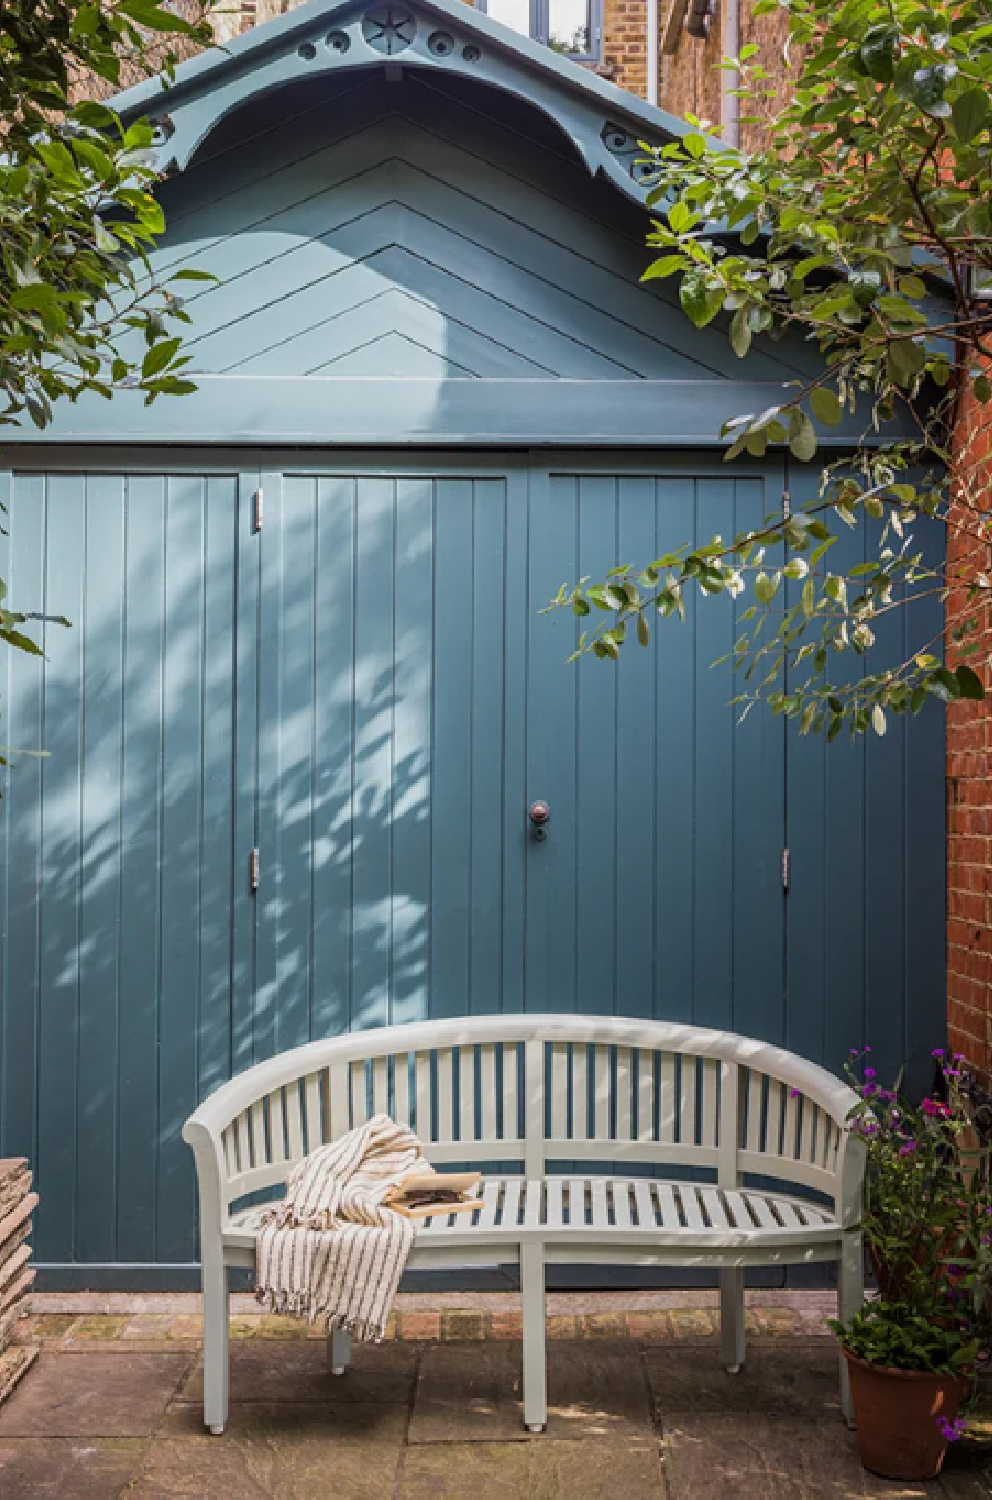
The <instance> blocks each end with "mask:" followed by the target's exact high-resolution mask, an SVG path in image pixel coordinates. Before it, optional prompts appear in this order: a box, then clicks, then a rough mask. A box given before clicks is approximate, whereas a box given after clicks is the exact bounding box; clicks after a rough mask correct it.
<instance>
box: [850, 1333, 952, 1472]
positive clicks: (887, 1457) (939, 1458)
mask: <svg viewBox="0 0 992 1500" xmlns="http://www.w3.org/2000/svg"><path fill="white" fill-rule="evenodd" d="M844 1357H845V1359H846V1360H847V1368H848V1370H849V1372H850V1376H851V1395H852V1397H853V1400H854V1418H855V1421H856V1422H857V1426H858V1447H859V1449H860V1450H861V1462H862V1463H863V1464H864V1466H865V1468H866V1469H870V1470H871V1472H872V1473H873V1474H881V1475H883V1476H884V1477H885V1478H886V1479H917V1480H921V1479H935V1478H936V1477H937V1475H938V1474H939V1473H940V1471H941V1469H942V1468H943V1464H944V1456H945V1454H946V1452H947V1442H946V1440H945V1439H944V1438H943V1437H942V1436H941V1433H940V1428H939V1427H938V1426H937V1418H938V1417H945V1418H946V1419H947V1421H948V1422H953V1421H954V1419H955V1418H956V1416H957V1414H958V1411H959V1410H960V1407H961V1404H962V1402H963V1401H964V1400H965V1398H966V1397H967V1395H968V1390H969V1387H970V1382H969V1381H968V1380H965V1379H962V1378H961V1377H959V1376H953V1375H932V1374H930V1373H929V1372H928V1371H924V1370H890V1369H888V1368H887V1367H886V1366H885V1365H872V1364H868V1363H867V1362H866V1361H865V1360H863V1359H858V1358H857V1357H856V1356H855V1355H853V1354H851V1353H850V1352H849V1351H848V1350H847V1349H845V1350H844Z"/></svg>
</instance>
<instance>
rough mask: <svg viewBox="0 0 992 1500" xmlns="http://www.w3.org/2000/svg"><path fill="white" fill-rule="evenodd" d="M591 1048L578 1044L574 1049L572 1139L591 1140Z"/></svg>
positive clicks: (582, 1043)
mask: <svg viewBox="0 0 992 1500" xmlns="http://www.w3.org/2000/svg"><path fill="white" fill-rule="evenodd" d="M588 1075H589V1048H588V1047H587V1046H586V1044H585V1042H576V1043H575V1045H574V1046H573V1048H572V1139H573V1141H587V1140H589V1138H590V1137H589V1083H588Z"/></svg>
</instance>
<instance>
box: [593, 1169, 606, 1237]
mask: <svg viewBox="0 0 992 1500" xmlns="http://www.w3.org/2000/svg"><path fill="white" fill-rule="evenodd" d="M590 1186H591V1198H592V1226H593V1228H594V1229H606V1228H607V1227H608V1225H609V1222H610V1213H609V1204H608V1203H607V1201H606V1178H605V1177H594V1178H593V1179H592V1182H591V1184H590Z"/></svg>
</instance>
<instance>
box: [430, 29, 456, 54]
mask: <svg viewBox="0 0 992 1500" xmlns="http://www.w3.org/2000/svg"><path fill="white" fill-rule="evenodd" d="M427 50H428V52H431V53H433V55H434V56H435V57H450V56H451V54H452V52H454V50H455V39H454V37H453V36H451V35H450V33H449V32H447V31H432V32H431V34H430V36H429V37H428V38H427Z"/></svg>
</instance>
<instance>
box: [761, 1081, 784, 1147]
mask: <svg viewBox="0 0 992 1500" xmlns="http://www.w3.org/2000/svg"><path fill="white" fill-rule="evenodd" d="M781 1137H782V1085H781V1084H780V1083H778V1082H776V1080H775V1079H774V1078H769V1080H768V1113H767V1118H766V1120H765V1152H766V1154H767V1155H769V1156H779V1155H781V1151H780V1146H781Z"/></svg>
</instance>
